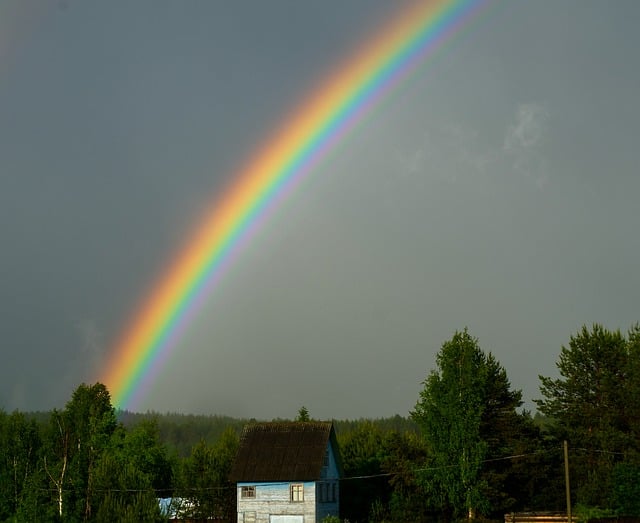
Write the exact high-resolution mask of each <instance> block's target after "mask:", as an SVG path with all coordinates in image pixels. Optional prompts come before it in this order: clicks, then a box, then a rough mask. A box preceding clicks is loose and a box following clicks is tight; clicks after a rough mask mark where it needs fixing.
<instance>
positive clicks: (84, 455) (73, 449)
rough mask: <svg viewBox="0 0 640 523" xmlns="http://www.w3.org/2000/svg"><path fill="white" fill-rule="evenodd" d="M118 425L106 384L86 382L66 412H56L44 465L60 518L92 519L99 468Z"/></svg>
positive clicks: (52, 420)
mask: <svg viewBox="0 0 640 523" xmlns="http://www.w3.org/2000/svg"><path fill="white" fill-rule="evenodd" d="M116 426H117V421H116V417H115V410H114V408H113V406H112V405H111V397H110V395H109V391H108V390H107V388H106V387H105V386H104V385H103V384H102V383H96V384H94V385H86V384H84V383H83V384H82V385H80V386H79V387H78V388H77V389H76V390H75V391H74V392H73V394H72V397H71V400H70V401H69V402H68V403H67V404H66V406H65V409H64V410H63V411H58V410H54V411H53V412H52V414H51V417H50V421H49V426H48V429H47V431H46V433H47V436H46V441H45V443H46V447H47V448H46V452H45V454H44V457H43V463H44V469H45V471H46V474H47V476H48V478H49V480H50V481H51V484H52V486H53V488H54V490H55V493H56V505H57V512H58V516H59V517H60V518H64V519H78V520H84V521H86V520H88V519H90V518H91V514H92V503H91V500H92V497H93V494H92V491H93V480H94V469H95V465H96V463H97V461H98V460H99V458H100V456H101V454H102V452H103V451H104V449H105V448H106V447H107V446H108V444H109V440H110V438H111V435H112V434H113V432H114V431H115V429H116Z"/></svg>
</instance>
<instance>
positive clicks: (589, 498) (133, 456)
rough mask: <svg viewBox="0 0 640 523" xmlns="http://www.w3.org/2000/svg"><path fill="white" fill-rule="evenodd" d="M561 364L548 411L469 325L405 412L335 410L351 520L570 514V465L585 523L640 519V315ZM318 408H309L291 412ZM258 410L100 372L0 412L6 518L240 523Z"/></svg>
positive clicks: (594, 329) (544, 392)
mask: <svg viewBox="0 0 640 523" xmlns="http://www.w3.org/2000/svg"><path fill="white" fill-rule="evenodd" d="M556 365H557V369H558V376H559V377H558V378H550V377H545V376H540V377H539V379H540V399H537V400H536V407H537V412H536V413H535V415H534V414H532V413H531V412H528V411H526V410H524V409H523V408H522V404H523V402H522V394H521V392H520V391H519V390H517V389H514V388H513V387H512V386H511V383H510V381H509V378H508V376H507V372H506V370H505V368H504V367H503V366H502V365H501V364H500V363H499V361H497V359H496V358H495V357H494V356H493V354H492V353H491V352H489V351H485V350H483V349H482V348H481V347H480V342H479V340H478V339H477V338H475V337H473V336H472V335H471V334H470V333H469V332H468V330H467V329H464V330H462V331H459V332H456V333H455V334H454V335H453V336H452V338H451V339H450V340H447V341H445V342H444V343H443V344H442V346H441V348H440V350H439V352H438V354H437V358H436V366H435V368H434V369H432V370H430V371H429V372H428V373H427V375H426V377H425V380H424V382H423V388H422V390H421V391H420V394H419V397H418V398H416V404H415V407H414V408H413V409H412V411H411V412H410V413H407V415H406V416H400V415H397V416H394V417H391V418H381V419H375V420H368V419H359V420H333V423H334V427H335V429H336V434H337V438H338V443H339V448H340V454H341V461H342V472H343V477H342V479H341V482H340V512H341V520H343V521H347V520H348V521H349V522H350V523H358V522H361V523H362V522H371V523H383V522H388V523H391V522H408V521H433V522H453V521H462V520H467V521H469V520H477V521H492V520H493V521H504V515H505V514H506V513H510V512H525V511H565V510H566V508H567V507H566V502H567V501H566V491H565V487H566V483H565V463H567V464H568V470H569V476H570V499H571V508H572V513H573V514H574V515H575V516H576V517H577V518H578V520H579V521H588V520H591V519H596V518H603V517H620V516H634V517H640V326H639V325H635V326H633V327H632V328H631V329H630V330H629V331H628V332H627V333H622V332H620V331H619V330H615V331H614V330H609V329H607V328H606V327H604V326H602V325H598V324H594V325H592V326H584V327H582V328H581V330H579V331H578V332H577V333H575V334H573V335H571V336H570V338H569V342H568V343H567V345H566V346H562V347H561V348H560V352H559V355H558V358H557V361H556ZM312 415H313V413H310V412H308V410H307V409H306V408H305V407H304V406H302V407H301V408H300V410H299V411H298V412H297V413H296V414H295V416H293V417H292V418H293V419H295V420H297V421H300V422H304V421H309V420H311V419H312ZM251 421H255V420H247V419H237V418H232V417H227V416H196V415H186V414H178V413H165V414H160V413H146V414H140V413H132V412H126V411H116V410H115V408H114V407H113V405H112V403H111V398H110V394H109V391H108V390H107V388H106V387H105V386H104V385H103V384H101V383H95V384H92V385H87V384H81V385H79V386H78V387H77V388H76V389H75V391H74V392H73V394H72V396H71V398H70V399H69V401H68V402H67V404H66V405H65V406H64V408H63V409H60V410H58V409H55V410H53V411H51V412H18V411H15V412H12V413H8V412H6V411H4V410H0V449H1V451H2V452H1V453H0V521H51V522H57V521H60V522H62V521H64V522H80V521H96V522H106V521H109V522H111V521H131V522H134V521H166V520H167V519H168V512H167V510H169V511H172V512H174V513H175V512H177V513H180V514H182V515H183V516H184V517H185V518H188V520H189V521H198V520H201V521H205V520H218V521H235V503H236V500H235V493H236V490H235V488H234V486H233V485H232V484H230V483H229V481H228V475H229V472H230V469H231V465H232V463H233V459H234V456H235V453H236V451H237V448H238V444H239V435H240V433H241V431H242V428H243V426H244V425H245V424H246V423H249V422H251ZM263 421H264V420H263ZM565 442H566V443H565ZM565 445H566V449H567V450H568V452H567V457H568V459H567V460H566V461H565V457H564V448H565ZM161 498H164V499H165V500H167V501H166V502H165V503H164V504H163V507H161V504H160V503H159V499H161ZM167 504H169V507H168V509H167Z"/></svg>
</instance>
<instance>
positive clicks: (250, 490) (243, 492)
mask: <svg viewBox="0 0 640 523" xmlns="http://www.w3.org/2000/svg"><path fill="white" fill-rule="evenodd" d="M240 498H241V499H256V486H255V485H243V486H241V487H240Z"/></svg>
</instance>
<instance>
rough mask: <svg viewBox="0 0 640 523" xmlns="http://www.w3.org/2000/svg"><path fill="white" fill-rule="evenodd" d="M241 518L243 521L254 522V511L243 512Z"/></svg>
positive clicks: (245, 522) (246, 522)
mask: <svg viewBox="0 0 640 523" xmlns="http://www.w3.org/2000/svg"><path fill="white" fill-rule="evenodd" d="M243 519H244V523H256V513H255V512H245V513H244V518H243Z"/></svg>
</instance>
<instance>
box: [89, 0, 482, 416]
mask: <svg viewBox="0 0 640 523" xmlns="http://www.w3.org/2000/svg"><path fill="white" fill-rule="evenodd" d="M483 3H484V2H483V1H482V0H433V1H427V2H419V3H417V4H414V5H412V6H411V7H409V8H407V9H406V10H404V11H403V12H402V13H400V15H399V16H398V18H397V19H395V20H393V21H392V22H391V23H390V24H389V25H388V26H387V27H386V28H383V30H382V31H381V32H379V33H377V34H376V35H374V37H373V38H372V39H371V40H370V41H368V42H365V45H364V47H362V48H361V49H360V50H359V51H358V52H356V53H355V54H354V55H353V56H352V57H351V59H349V60H347V61H346V62H345V63H343V64H342V65H341V66H340V67H338V68H337V69H336V70H335V71H334V73H333V74H331V75H329V78H328V80H327V81H326V82H325V83H323V84H321V85H320V86H319V87H318V89H316V90H315V92H313V93H312V94H311V96H309V97H308V98H307V100H306V101H305V102H304V103H302V104H301V105H300V106H299V107H298V108H297V110H295V111H294V112H293V113H292V114H291V115H290V117H289V118H285V120H284V125H283V126H282V127H281V128H280V129H277V130H276V132H275V133H273V134H271V135H270V137H269V138H268V139H267V140H266V142H265V144H264V145H263V147H261V148H260V149H259V150H258V151H257V153H256V154H255V155H254V156H253V157H252V158H251V159H250V161H249V162H248V163H247V164H246V167H245V168H244V169H243V170H241V171H240V172H239V174H238V175H237V176H236V179H237V182H236V183H235V184H234V186H232V187H231V188H230V190H228V192H227V193H226V194H224V195H223V197H222V199H221V200H220V201H219V202H218V203H217V205H216V206H215V207H214V208H213V209H212V211H211V213H210V214H209V215H208V216H206V217H205V219H204V220H203V221H202V223H201V225H200V227H199V228H198V229H197V231H196V232H195V234H194V235H193V236H192V238H191V239H190V240H189V241H188V242H187V243H186V248H185V249H184V250H183V251H182V252H180V253H179V254H178V256H177V257H176V258H175V260H174V263H173V264H172V265H171V267H170V269H169V271H168V272H167V273H166V274H165V276H164V278H162V279H161V281H160V282H159V284H158V285H156V287H155V288H154V289H152V292H151V294H150V296H149V297H148V298H147V300H146V302H145V303H143V306H142V308H141V309H140V312H139V313H138V315H137V316H136V317H135V318H134V319H133V322H132V324H131V325H130V326H129V328H128V330H127V331H126V332H125V333H124V336H123V338H122V339H121V341H120V342H119V343H118V345H117V346H116V347H115V350H114V351H113V353H112V356H111V358H110V361H109V362H108V365H107V367H106V369H105V371H104V373H103V374H102V376H101V379H100V381H102V382H103V383H105V384H106V385H107V387H108V388H109V390H110V391H111V394H112V398H113V403H114V405H115V406H116V407H117V408H123V409H124V408H134V407H135V405H136V404H137V403H138V402H139V401H140V399H141V396H142V395H143V394H144V392H145V391H146V390H148V388H149V386H150V384H151V382H152V381H153V380H154V379H155V377H156V376H157V373H158V372H159V370H160V369H161V368H162V366H163V363H164V362H165V360H166V358H167V356H168V355H169V353H170V352H171V348H172V347H173V346H175V341H176V339H177V337H178V336H179V334H180V333H181V332H182V331H183V329H184V328H185V327H186V326H187V325H188V324H189V322H190V319H192V316H193V315H194V313H195V312H196V311H197V310H198V309H199V307H200V305H201V303H202V301H203V300H204V298H205V297H206V296H207V295H208V294H209V293H210V292H211V291H212V290H213V288H214V287H215V284H216V282H217V281H218V280H219V278H220V277H221V275H222V274H223V273H224V267H225V264H228V263H229V260H230V257H231V256H230V255H231V254H232V252H233V250H234V249H237V246H238V244H239V243H240V242H241V241H243V240H244V239H246V237H247V235H248V234H249V232H250V230H251V229H252V228H255V227H256V226H257V225H258V224H259V219H260V218H261V217H264V215H265V213H266V211H268V210H269V208H273V207H274V205H275V203H276V202H277V200H278V199H279V198H281V197H283V196H284V195H285V194H287V193H288V191H290V190H291V188H292V186H293V185H294V184H295V183H296V182H299V181H300V179H301V178H302V177H304V175H305V174H306V173H308V172H309V171H310V170H311V169H312V168H313V167H314V166H315V165H316V164H317V163H318V162H319V161H320V160H321V159H322V158H323V157H324V156H325V155H326V154H327V152H328V151H330V150H331V149H332V148H333V147H334V146H335V145H336V143H337V142H339V141H340V140H341V139H342V138H343V137H344V135H345V134H346V133H347V132H349V131H350V130H352V129H353V127H354V126H355V125H356V124H357V123H358V122H359V121H360V120H361V119H362V117H363V116H364V115H365V114H366V113H367V112H369V111H370V109H371V108H372V107H373V106H375V105H376V104H377V103H378V102H379V101H380V99H381V98H382V97H383V96H384V95H385V94H386V93H387V92H388V91H389V90H390V89H392V88H393V87H394V86H396V85H397V84H398V83H399V82H400V81H401V80H403V79H404V78H406V76H407V75H408V74H409V73H410V72H411V71H413V70H414V69H415V68H416V67H417V66H418V65H419V64H420V63H421V62H423V61H424V60H425V58H426V57H428V56H430V55H431V54H433V53H434V52H435V51H436V50H437V49H438V48H439V47H440V45H441V43H442V41H443V40H445V39H446V38H447V37H449V36H450V35H451V34H453V33H454V32H456V30H457V29H458V28H460V27H461V26H462V25H463V24H464V23H465V22H466V21H467V20H468V19H469V18H470V17H472V15H473V14H474V13H475V12H477V11H478V10H479V9H480V7H481V5H482V4H483Z"/></svg>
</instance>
